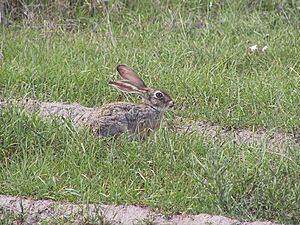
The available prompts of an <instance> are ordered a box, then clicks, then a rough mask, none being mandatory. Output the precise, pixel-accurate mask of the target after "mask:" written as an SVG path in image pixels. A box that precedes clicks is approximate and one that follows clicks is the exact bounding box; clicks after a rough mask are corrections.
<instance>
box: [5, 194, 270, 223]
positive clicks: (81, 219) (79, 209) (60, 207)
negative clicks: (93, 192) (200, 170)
mask: <svg viewBox="0 0 300 225" xmlns="http://www.w3.org/2000/svg"><path fill="white" fill-rule="evenodd" d="M8 217H10V218H14V219H13V223H14V224H41V223H43V224H44V223H49V224H62V223H64V224H66V223H67V224H124V225H126V224H166V225H167V224H178V225H184V224H186V225H193V224H195V225H196V224H197V225H208V224H222V225H234V224H235V225H237V224H239V225H273V224H274V225H275V223H272V222H269V221H264V222H263V221H256V222H240V221H238V220H235V219H231V218H227V217H224V216H215V215H208V214H198V215H174V216H172V217H171V218H169V219H167V218H165V217H164V216H163V215H162V214H161V213H159V212H158V211H153V210H151V209H149V208H145V207H140V206H133V205H102V204H71V203H66V202H54V201H50V200H32V199H25V198H21V197H14V196H6V195H0V221H1V220H6V221H7V218H8Z"/></svg>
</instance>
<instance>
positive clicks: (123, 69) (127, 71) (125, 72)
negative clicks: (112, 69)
mask: <svg viewBox="0 0 300 225" xmlns="http://www.w3.org/2000/svg"><path fill="white" fill-rule="evenodd" d="M117 70H118V72H119V74H120V75H121V76H122V77H123V78H124V79H125V80H129V81H131V83H133V84H134V85H136V86H137V87H140V88H145V87H146V85H145V83H144V81H143V80H142V79H141V78H140V77H139V76H138V75H137V73H136V72H134V71H133V69H131V68H130V67H129V66H127V65H125V64H120V65H118V66H117Z"/></svg>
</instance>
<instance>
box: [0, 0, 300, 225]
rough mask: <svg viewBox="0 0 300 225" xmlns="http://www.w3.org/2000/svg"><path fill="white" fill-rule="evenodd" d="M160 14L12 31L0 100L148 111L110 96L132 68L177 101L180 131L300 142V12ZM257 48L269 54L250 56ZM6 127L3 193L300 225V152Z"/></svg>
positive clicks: (126, 12) (33, 125) (153, 10)
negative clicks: (272, 132)
mask: <svg viewBox="0 0 300 225" xmlns="http://www.w3.org/2000/svg"><path fill="white" fill-rule="evenodd" d="M150 2H152V1H149V2H148V3H146V1H135V2H133V3H132V2H131V3H130V4H128V5H127V6H126V5H124V4H121V1H113V3H114V5H113V6H112V5H111V6H110V9H111V11H110V14H109V18H108V17H106V16H103V15H102V16H101V15H99V17H78V18H77V19H76V20H72V21H71V22H70V21H68V20H64V21H62V20H59V21H56V20H54V23H47V20H45V21H46V22H45V21H44V23H42V22H41V21H34V22H32V23H31V24H30V25H28V24H25V23H26V22H24V21H21V22H14V23H13V24H12V25H11V26H9V27H8V28H7V29H6V48H5V52H4V53H5V54H4V59H3V62H2V65H1V67H0V96H2V97H4V98H19V97H24V96H27V97H30V98H35V99H39V100H45V101H64V102H70V103H71V102H78V103H80V104H82V105H86V106H97V105H102V104H104V103H108V102H112V101H116V100H126V99H127V100H129V101H137V99H136V98H133V97H131V96H127V95H124V94H122V93H120V92H117V91H116V90H114V89H112V88H111V87H109V86H108V85H107V82H108V81H109V80H111V79H118V75H117V73H116V71H115V67H116V65H117V64H118V63H126V64H128V65H130V66H131V67H133V68H134V69H135V70H136V71H137V72H138V73H139V74H140V75H141V76H142V77H143V78H144V79H145V82H146V83H147V84H149V86H154V87H160V88H163V89H166V90H168V91H169V92H170V94H171V95H172V96H173V97H174V99H175V101H176V103H177V107H176V109H175V110H174V111H172V112H170V113H168V115H167V117H166V120H167V121H168V122H171V121H172V118H173V117H174V116H175V115H178V116H182V117H185V118H189V119H197V120H209V121H213V122H216V123H219V124H221V125H224V126H234V127H251V129H253V128H261V127H266V128H270V129H273V128H276V129H280V130H285V131H294V130H297V129H299V126H300V110H299V108H300V91H299V90H300V89H299V87H300V74H299V73H300V70H299V68H300V62H299V59H300V52H299V48H300V39H299V37H300V36H299V34H300V33H299V28H300V26H299V19H300V18H299V11H300V9H299V4H298V5H297V4H296V3H294V6H293V7H292V6H289V5H288V4H287V3H286V4H285V5H284V7H283V8H280V7H279V5H278V4H277V2H276V1H264V2H263V1H238V0H235V1H211V2H209V1H207V2H206V1H202V2H200V3H198V1H165V2H164V1H153V3H150ZM278 2H281V1H278ZM255 44H257V45H258V46H259V48H262V47H263V46H268V50H267V51H266V52H265V53H262V52H260V51H257V52H255V53H253V54H250V53H249V52H248V47H250V46H252V45H255ZM0 113H1V114H0V124H1V125H0V168H1V169H0V190H1V193H5V194H14V195H22V196H33V197H35V198H49V199H55V200H69V201H77V202H101V203H120V204H121V203H133V204H140V205H146V206H150V207H153V208H159V209H161V210H162V211H163V212H164V213H166V214H168V215H171V214H173V213H178V212H188V213H200V212H208V213H214V214H223V215H228V216H232V217H235V218H239V219H242V220H255V219H268V220H274V221H280V222H285V223H299V221H300V213H299V212H300V206H299V202H300V151H299V150H300V149H299V147H298V148H287V149H281V150H280V151H279V152H274V151H272V149H267V148H265V147H263V146H246V145H244V146H243V145H242V146H233V145H232V144H230V143H216V142H214V140H211V141H208V140H204V139H202V138H201V137H199V136H196V135H193V136H191V135H180V134H175V133H173V132H172V131H170V130H168V129H162V130H160V131H159V132H157V133H156V134H155V135H154V136H153V137H151V138H150V139H149V140H147V141H146V142H144V143H139V142H127V140H126V139H125V138H120V139H118V140H114V141H112V140H111V141H107V140H101V139H98V138H96V137H94V136H92V135H90V134H89V132H88V131H85V130H77V129H75V128H74V127H73V126H72V124H70V123H68V122H66V123H60V122H59V121H53V122H52V123H50V122H43V121H41V119H40V118H38V117H37V116H32V115H30V116H29V115H27V114H26V113H23V112H19V111H18V110H1V112H0Z"/></svg>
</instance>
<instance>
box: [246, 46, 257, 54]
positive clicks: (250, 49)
mask: <svg viewBox="0 0 300 225" xmlns="http://www.w3.org/2000/svg"><path fill="white" fill-rule="evenodd" d="M248 50H249V52H251V53H252V52H255V51H256V50H257V45H253V46H251V47H249V48H248Z"/></svg>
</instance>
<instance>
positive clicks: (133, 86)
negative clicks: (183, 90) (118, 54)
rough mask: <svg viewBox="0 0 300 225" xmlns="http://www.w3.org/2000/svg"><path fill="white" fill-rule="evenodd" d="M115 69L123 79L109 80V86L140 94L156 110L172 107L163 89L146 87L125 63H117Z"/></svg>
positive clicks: (162, 110)
mask: <svg viewBox="0 0 300 225" xmlns="http://www.w3.org/2000/svg"><path fill="white" fill-rule="evenodd" d="M117 70H118V72H119V74H120V75H121V76H122V78H123V80H119V81H110V82H109V84H110V85H111V86H113V87H116V88H118V89H119V90H121V91H124V92H128V93H133V94H136V95H139V96H141V97H142V98H143V100H144V103H145V104H146V105H150V106H151V107H153V108H155V109H156V110H158V111H161V112H164V111H167V110H168V109H170V108H172V107H174V101H173V100H172V99H171V97H170V96H169V95H168V94H167V93H166V92H165V91H162V90H159V89H156V88H148V87H147V86H146V85H145V83H144V81H143V80H142V79H141V78H140V77H139V76H138V75H137V74H136V73H135V72H134V71H133V70H132V69H131V68H129V67H128V66H127V65H124V64H121V65H118V66H117Z"/></svg>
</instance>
